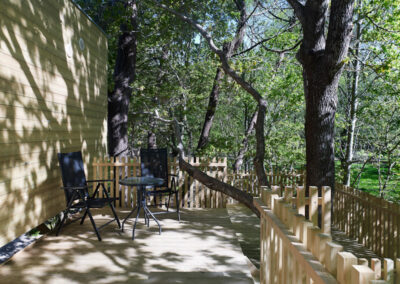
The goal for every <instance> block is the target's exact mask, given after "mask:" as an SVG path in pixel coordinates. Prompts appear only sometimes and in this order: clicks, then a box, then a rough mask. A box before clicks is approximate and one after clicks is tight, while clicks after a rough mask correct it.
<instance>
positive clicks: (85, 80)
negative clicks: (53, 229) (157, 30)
mask: <svg viewBox="0 0 400 284" xmlns="http://www.w3.org/2000/svg"><path fill="white" fill-rule="evenodd" d="M0 26H1V29H0V58H1V64H0V92H1V94H2V95H1V99H0V108H1V112H0V115H1V119H0V129H1V132H0V145H2V146H3V147H1V150H0V160H1V163H0V165H1V171H0V184H1V186H0V207H1V208H7V210H1V211H0V223H1V224H2V226H1V228H0V245H1V244H5V243H6V242H8V241H11V240H13V239H14V238H15V237H16V236H19V235H21V234H22V233H24V232H27V231H28V230H30V229H31V228H34V227H36V226H37V225H39V224H41V223H43V222H44V221H46V220H47V219H49V218H50V217H53V216H55V215H56V214H58V213H59V212H60V211H61V210H62V209H63V207H64V206H65V200H64V194H63V192H62V191H61V190H59V188H60V185H61V178H60V173H59V168H58V162H57V153H58V152H61V151H63V152H67V151H78V150H82V151H83V156H84V157H85V161H86V163H87V164H89V163H91V161H92V160H93V157H95V156H98V155H102V154H105V149H106V124H105V121H106V106H107V105H106V99H107V97H106V91H107V90H106V82H107V75H106V54H107V52H106V50H107V49H106V48H107V47H106V45H107V43H106V38H105V36H104V35H103V34H102V32H101V31H100V30H98V28H97V27H95V25H94V24H92V23H90V22H89V20H88V18H87V17H86V16H85V15H84V14H83V13H81V12H80V11H79V10H78V9H77V8H76V7H75V6H74V4H72V2H71V1H38V2H37V3H36V2H35V4H32V3H31V2H30V1H11V0H6V1H3V2H2V9H1V10H0ZM80 39H82V41H81V42H83V43H81V46H83V48H81V47H80V45H79V42H80ZM88 169H89V171H90V170H91V168H88Z"/></svg>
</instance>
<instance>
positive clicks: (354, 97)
mask: <svg viewBox="0 0 400 284" xmlns="http://www.w3.org/2000/svg"><path fill="white" fill-rule="evenodd" d="M358 5H361V1H359V3H358ZM361 21H362V20H361V19H360V18H359V19H358V21H357V24H356V30H355V31H356V34H355V38H354V40H355V45H354V53H355V59H354V61H353V62H354V63H353V66H354V71H353V73H352V75H353V76H352V77H353V80H352V86H351V93H350V113H349V119H348V123H349V125H348V128H347V141H346V153H345V159H344V163H343V165H342V169H343V170H344V173H343V184H344V185H347V186H350V178H351V165H352V164H353V152H354V135H355V129H356V123H357V109H358V82H359V78H360V71H361V70H360V67H361V63H360V59H359V55H360V41H361Z"/></svg>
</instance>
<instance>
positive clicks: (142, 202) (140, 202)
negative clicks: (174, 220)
mask: <svg viewBox="0 0 400 284" xmlns="http://www.w3.org/2000/svg"><path fill="white" fill-rule="evenodd" d="M119 184H121V185H125V186H137V189H138V190H137V204H136V206H135V207H134V208H133V209H132V211H131V212H129V214H128V216H126V218H125V219H124V221H123V222H122V231H124V224H125V222H126V220H128V219H129V217H130V216H131V215H132V214H133V212H135V211H136V209H137V214H136V220H135V223H134V225H133V231H132V240H134V239H135V229H136V223H137V221H138V218H139V213H140V209H141V208H143V212H144V219H145V223H146V224H147V226H149V223H150V220H149V216H151V218H153V220H154V221H155V222H156V223H157V225H158V229H159V233H160V234H161V225H160V223H159V222H158V220H157V218H156V217H155V216H154V214H153V213H151V211H150V210H149V208H148V207H147V202H146V194H145V193H146V187H147V186H151V187H157V186H161V185H162V184H164V179H162V178H155V177H128V178H124V179H121V180H120V181H119Z"/></svg>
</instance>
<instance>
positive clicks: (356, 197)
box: [333, 184, 400, 259]
mask: <svg viewBox="0 0 400 284" xmlns="http://www.w3.org/2000/svg"><path fill="white" fill-rule="evenodd" d="M333 206H334V207H333V208H334V218H333V225H334V226H336V227H337V228H338V229H339V230H341V231H343V232H345V233H346V234H347V235H348V236H350V237H351V238H354V239H356V240H357V241H358V242H359V243H361V244H363V245H364V246H366V247H368V248H369V249H371V250H372V251H374V252H375V253H376V254H377V255H379V256H382V257H389V258H391V259H397V258H398V257H400V205H399V204H396V203H393V202H390V201H387V200H384V199H382V198H378V197H375V196H372V195H370V194H368V193H365V192H363V191H361V190H356V189H353V188H351V187H347V186H344V185H342V184H336V186H335V199H334V205H333Z"/></svg>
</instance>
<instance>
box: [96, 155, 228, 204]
mask: <svg viewBox="0 0 400 284" xmlns="http://www.w3.org/2000/svg"><path fill="white" fill-rule="evenodd" d="M187 162H189V163H190V164H191V165H193V166H195V167H198V168H200V169H201V170H202V171H204V172H205V173H207V174H208V175H210V176H212V177H215V178H217V179H220V180H223V181H227V180H228V174H227V162H226V159H212V160H211V159H199V158H197V159H194V158H189V159H187ZM168 165H169V167H170V168H169V172H170V173H172V174H176V175H178V180H177V181H178V184H177V186H178V188H179V200H180V206H181V207H183V208H220V207H225V206H226V203H227V202H228V198H227V197H226V196H225V195H223V194H222V193H220V192H215V191H212V190H210V189H209V188H207V187H205V186H204V185H202V184H201V183H199V182H198V181H197V180H194V179H192V178H191V177H190V176H189V175H188V174H187V173H186V172H183V171H181V170H179V165H178V161H177V160H176V159H169V162H168ZM134 176H140V161H139V159H138V158H127V157H121V158H118V159H116V160H115V161H114V160H113V159H109V158H102V159H96V160H95V161H94V162H93V179H103V178H110V179H115V182H112V183H109V184H108V186H109V188H110V193H111V195H112V196H113V197H118V198H119V200H118V201H117V202H116V204H115V205H116V206H117V207H133V206H134V205H135V204H136V190H137V188H136V187H128V186H122V185H120V184H119V181H120V179H121V178H125V177H134ZM171 201H172V205H173V206H174V204H173V202H174V200H171ZM161 204H162V203H161Z"/></svg>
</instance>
